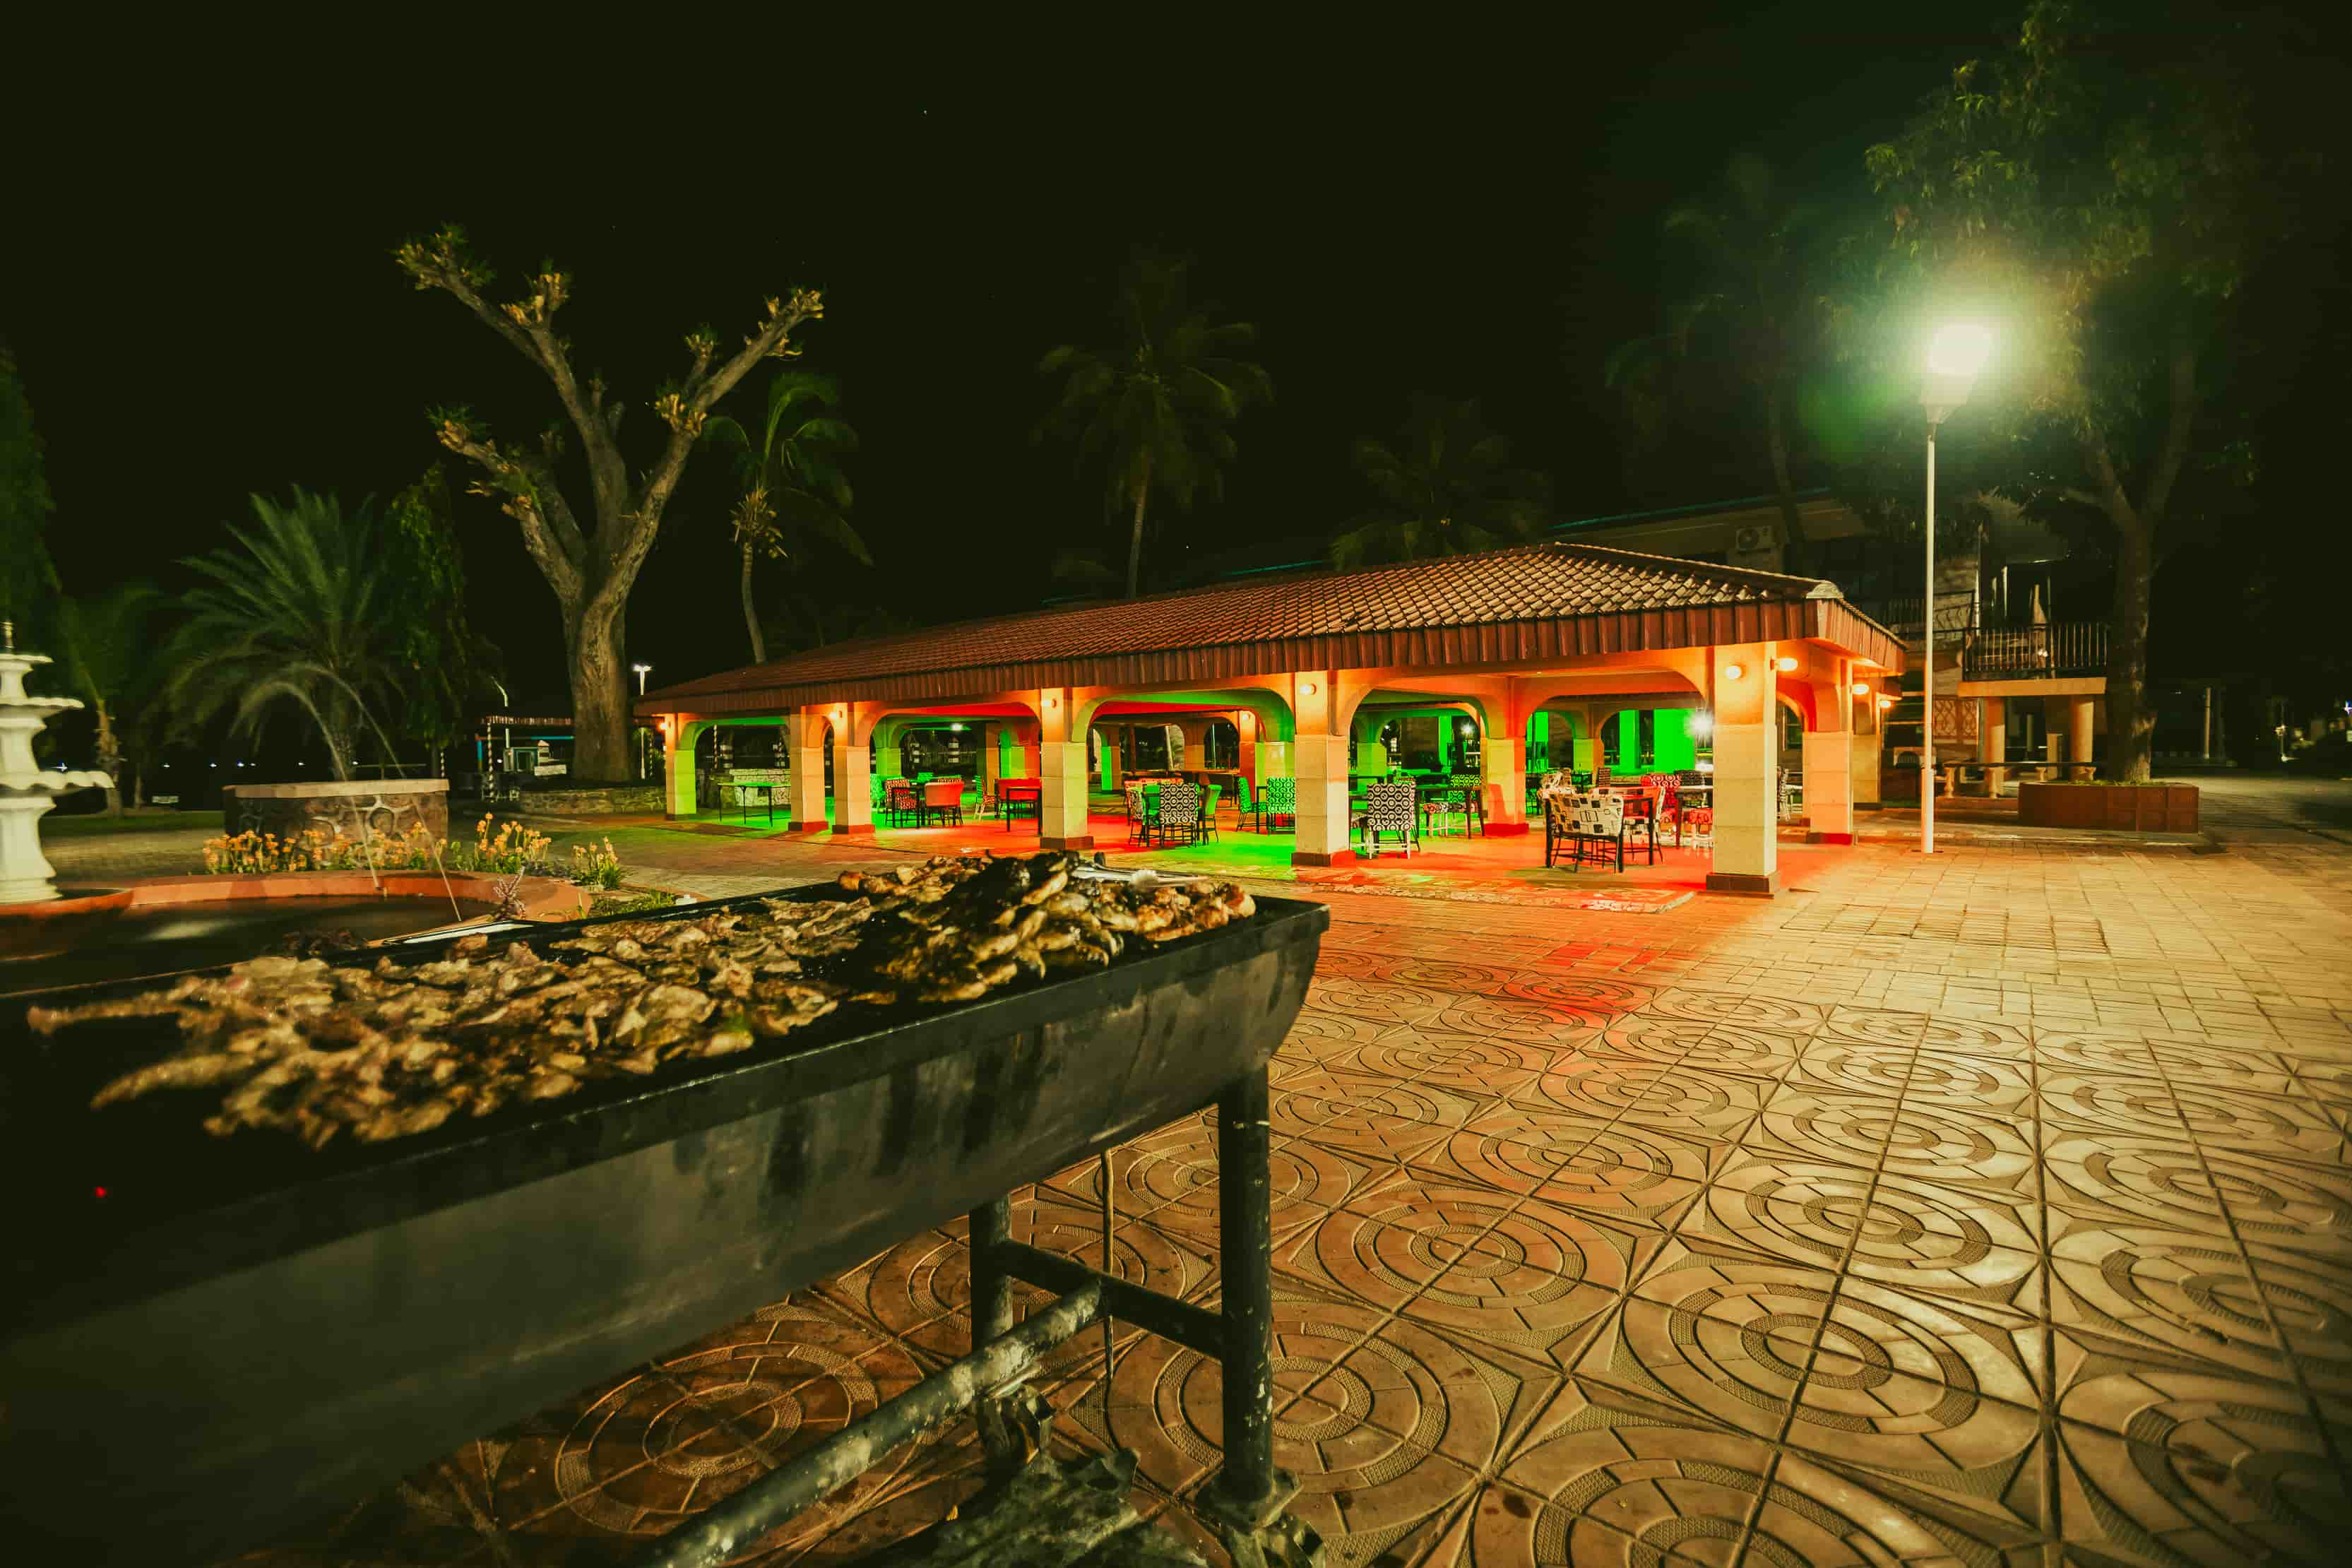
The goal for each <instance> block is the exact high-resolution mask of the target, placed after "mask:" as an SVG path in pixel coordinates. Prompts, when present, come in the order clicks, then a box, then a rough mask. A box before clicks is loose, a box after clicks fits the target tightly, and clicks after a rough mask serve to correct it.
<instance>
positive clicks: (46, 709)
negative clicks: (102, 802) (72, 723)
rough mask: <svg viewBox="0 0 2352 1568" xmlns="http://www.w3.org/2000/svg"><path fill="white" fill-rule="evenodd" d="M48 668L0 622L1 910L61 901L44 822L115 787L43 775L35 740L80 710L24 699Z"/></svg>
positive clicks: (11, 626)
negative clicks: (69, 801) (37, 673)
mask: <svg viewBox="0 0 2352 1568" xmlns="http://www.w3.org/2000/svg"><path fill="white" fill-rule="evenodd" d="M49 662H50V660H49V659H48V658H46V657H45V656H43V655H41V654H37V653H18V652H17V651H16V623H14V622H13V621H0V904H33V903H45V902H47V901H48V900H52V899H55V898H57V897H58V884H57V870H56V868H53V867H52V866H51V865H50V864H49V863H48V861H47V859H45V858H42V855H41V829H40V823H41V817H42V816H44V815H45V814H46V813H47V811H48V810H49V808H50V807H51V806H53V805H57V797H58V795H64V794H67V793H68V792H69V791H72V790H78V789H90V788H98V789H110V788H112V787H113V784H114V781H113V780H112V779H110V778H109V777H107V776H106V775H105V774H104V773H57V772H47V773H45V772H43V771H42V770H41V769H40V768H39V767H37V766H36V765H35V763H34V762H33V737H34V736H36V735H37V734H39V733H40V732H41V730H42V727H43V726H44V725H46V724H47V723H48V721H49V720H50V719H51V718H52V717H54V716H55V715H57V714H59V713H62V712H64V711H66V710H68V709H69V708H79V707H80V706H81V704H80V703H79V701H77V700H74V699H73V698H70V697H30V696H27V695H26V692H25V677H26V675H28V674H30V673H31V672H32V670H33V668H34V667H35V666H36V665H43V664H47V663H49Z"/></svg>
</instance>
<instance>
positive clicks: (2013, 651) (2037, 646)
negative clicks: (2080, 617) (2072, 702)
mask: <svg viewBox="0 0 2352 1568" xmlns="http://www.w3.org/2000/svg"><path fill="white" fill-rule="evenodd" d="M2106 672H2107V624H2106V623H2105V621H2052V622H2045V623H2042V624H2041V625H2037V626H1969V627H1968V628H1966V629H1965V630H1964V631H1962V633H1961V634H1960V678H1961V679H1963V680H2032V679H2036V678H2037V677H2061V676H2083V675H2105V673H2106Z"/></svg>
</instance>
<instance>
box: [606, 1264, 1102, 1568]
mask: <svg viewBox="0 0 2352 1568" xmlns="http://www.w3.org/2000/svg"><path fill="white" fill-rule="evenodd" d="M1102 1308H1103V1293H1102V1289H1101V1288H1100V1287H1099V1286H1097V1285H1096V1284H1094V1283H1092V1282H1091V1281H1090V1282H1088V1283H1087V1284H1085V1285H1081V1286H1080V1287H1079V1288H1078V1289H1076V1290H1074V1291H1072V1292H1070V1293H1069V1294H1068V1295H1066V1296H1064V1297H1062V1298H1061V1299H1060V1300H1056V1301H1055V1303H1054V1304H1053V1305H1052V1306H1050V1307H1047V1308H1046V1309H1045V1310H1044V1311H1042V1312H1038V1313H1036V1314H1034V1316H1032V1317H1031V1318H1030V1319H1029V1321H1026V1322H1024V1323H1023V1324H1022V1325H1021V1326H1020V1327H1019V1328H1017V1329H1014V1330H1013V1331H1012V1332H1010V1333H1007V1334H1002V1335H999V1336H998V1337H996V1338H995V1339H992V1340H991V1341H989V1342H987V1343H985V1344H983V1345H982V1346H981V1347H980V1348H979V1349H977V1350H975V1351H973V1352H971V1354H970V1355H968V1356H965V1357H963V1358H961V1360H958V1361H955V1362H952V1363H949V1364H948V1365H947V1366H945V1367H943V1368H941V1369H940V1371H938V1372H935V1373H932V1374H931V1375H930V1376H929V1377H927V1378H925V1379H923V1381H922V1382H920V1383H919V1384H915V1386H914V1387H912V1388H910V1389H908V1391H907V1392H906V1393H904V1394H900V1395H899V1396H898V1398H896V1399H893V1400H891V1401H890V1402H889V1403H888V1404H887V1405H881V1406H880V1407H878V1408H877V1409H876V1410H874V1411H872V1412H871V1413H869V1414H868V1415H866V1416H865V1417H864V1418H863V1419H861V1420H859V1421H857V1422H856V1423H854V1424H853V1425H851V1426H846V1427H844V1428H843V1429H842V1430H841V1431H839V1432H836V1433H835V1434H834V1435H833V1436H830V1437H828V1438H826V1439H825V1440H824V1442H822V1443H819V1444H818V1445H817V1446H816V1447H814V1448H811V1449H810V1450H809V1451H808V1452H807V1453H805V1454H803V1455H802V1456H801V1457H800V1458H797V1459H794V1460H793V1461H792V1462H791V1463H790V1464H788V1465H785V1466H784V1467H783V1468H781V1469H779V1470H776V1471H775V1472H774V1473H773V1474H771V1475H767V1476H763V1477H761V1479H759V1480H756V1481H754V1482H752V1483H751V1485H750V1486H748V1487H746V1488H744V1489H742V1490H741V1491H740V1492H737V1493H736V1494H735V1495H734V1496H733V1497H731V1498H729V1499H728V1500H726V1501H724V1502H721V1503H719V1505H718V1506H716V1507H715V1508H713V1509H711V1510H709V1512H708V1513H705V1514H703V1515H702V1516H701V1517H700V1518H698V1519H697V1520H695V1521H694V1522H692V1523H691V1524H686V1525H681V1526H679V1527H678V1528H677V1530H674V1531H671V1532H670V1533H669V1534H667V1535H666V1536H664V1537H663V1538H662V1539H661V1542H660V1543H659V1544H657V1545H656V1546H655V1548H654V1549H653V1550H652V1551H650V1552H647V1553H646V1555H644V1556H643V1557H640V1558H638V1559H637V1568H704V1565H706V1564H709V1563H723V1562H725V1561H726V1560H727V1559H728V1558H730V1557H731V1556H733V1555H735V1554H736V1553H737V1552H740V1551H742V1550H743V1549H744V1548H745V1547H746V1546H749V1545H750V1544H751V1542H754V1541H757V1540H758V1539H759V1538H760V1537H761V1536H762V1535H765V1534H767V1533H768V1532H769V1531H772V1530H774V1529H775V1528H776V1527H777V1526H779V1525H781V1524H783V1523H786V1522H787V1521H790V1520H791V1519H792V1518H793V1515H795V1514H797V1513H799V1512H800V1511H801V1510H803V1509H804V1508H807V1507H808V1506H809V1505H810V1504H811V1503H814V1502H816V1501H817V1500H820V1499H822V1498H824V1496H825V1495H826V1494H828V1493H830V1492H832V1491H833V1490H834V1489H836V1488H838V1487H842V1486H845V1485H846V1484H847V1483H849V1482H850V1481H853V1480H855V1479H857V1477H858V1476H860V1475H862V1474H864V1473H865V1472H866V1469H867V1468H870V1467H871V1466H872V1465H873V1464H874V1463H875V1462H876V1461H877V1460H878V1459H880V1458H882V1457H883V1456H884V1455H885V1454H887V1453H889V1452H890V1451H891V1450H892V1449H894V1448H897V1447H899V1446H900V1445H902V1444H906V1443H910V1442H912V1441H914V1440H915V1439H916V1438H917V1437H919V1436H922V1435H923V1434H924V1433H926V1432H928V1431H929V1430H931V1428H933V1427H935V1426H940V1425H941V1424H943V1423H945V1422H947V1421H950V1420H952V1419H953V1418H954V1417H956V1416H958V1415H961V1414H963V1412H965V1411H966V1410H969V1409H971V1407H972V1405H975V1404H977V1403H978V1402H979V1401H981V1400H982V1399H983V1398H985V1397H986V1396H988V1395H989V1394H992V1393H994V1392H995V1391H997V1390H998V1389H1001V1388H1003V1386H1004V1385H1005V1384H1008V1383H1010V1382H1012V1381H1013V1379H1015V1378H1018V1377H1021V1376H1024V1375H1025V1374H1026V1373H1029V1372H1030V1371H1031V1370H1033V1369H1034V1367H1035V1366H1036V1364H1037V1362H1038V1358H1040V1357H1041V1356H1043V1355H1044V1354H1045V1352H1047V1351H1050V1350H1052V1349H1053V1348H1054V1347H1055V1346H1056V1345H1059V1344H1062V1343H1064V1342H1066V1341H1068V1340H1070V1339H1073V1338H1075V1337H1076V1335H1077V1334H1078V1333H1079V1331H1082V1330H1083V1329H1085V1328H1086V1326H1087V1324H1089V1323H1091V1322H1093V1321H1095V1320H1096V1319H1097V1317H1099V1316H1101V1314H1102Z"/></svg>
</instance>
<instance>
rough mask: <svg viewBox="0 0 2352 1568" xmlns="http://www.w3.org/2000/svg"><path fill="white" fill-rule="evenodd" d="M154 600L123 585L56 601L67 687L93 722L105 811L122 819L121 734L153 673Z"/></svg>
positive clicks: (145, 587)
mask: <svg viewBox="0 0 2352 1568" xmlns="http://www.w3.org/2000/svg"><path fill="white" fill-rule="evenodd" d="M156 600H157V595H156V592H155V589H154V587H153V585H152V584H146V583H122V584H117V585H116V586H114V587H112V588H110V589H108V590H107V591H106V592H105V593H103V594H100V595H93V596H89V597H84V598H79V599H60V600H59V601H58V606H57V616H58V636H59V638H60V641H61V643H62V645H63V646H62V652H63V654H64V658H63V659H62V660H61V665H62V668H63V670H64V673H65V678H66V681H67V684H68V685H69V686H70V687H71V688H72V689H74V690H75V691H77V692H79V694H80V695H81V697H82V698H83V700H86V701H87V702H89V707H90V712H91V713H92V715H93V716H95V717H96V718H97V720H98V765H99V767H100V769H101V770H102V771H103V772H104V773H106V774H107V775H108V776H109V777H110V778H111V779H113V780H114V783H113V784H110V785H108V786H107V791H106V809H107V812H108V814H109V815H110V816H121V815H122V774H123V746H122V742H123V731H125V729H127V728H129V727H131V724H132V723H133V722H135V716H134V713H133V710H134V708H135V707H136V705H137V704H138V703H139V701H140V700H141V698H142V696H143V695H144V692H143V688H144V686H145V684H146V677H147V674H148V672H149V670H150V669H152V668H153V661H152V654H153V649H152V647H150V640H149V634H150V627H151V623H152V620H153V618H154V614H155V606H156Z"/></svg>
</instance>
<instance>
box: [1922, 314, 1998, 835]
mask: <svg viewBox="0 0 2352 1568" xmlns="http://www.w3.org/2000/svg"><path fill="white" fill-rule="evenodd" d="M1991 352H1992V334H1991V333H1990V332H1989V331H1986V330H1985V329H1984V328H1983V327H1980V326H1977V325H1974V324H1971V323H1967V322H1954V323H1953V324H1951V325H1949V326H1947V327H1944V328H1942V329H1941V330H1940V331H1937V333H1936V339H1935V342H1933V343H1931V344H1930V345H1929V346H1928V349H1927V381H1926V384H1924V385H1922V386H1921V387H1920V389H1919V405H1920V406H1921V407H1922V408H1924V409H1926V410H1927V582H1926V587H1927V596H1926V597H1925V598H1924V599H1922V600H1921V601H1920V607H1919V647H1920V655H1921V657H1920V663H1921V664H1922V665H1923V666H1924V667H1925V668H1924V672H1923V674H1922V677H1921V679H1920V683H1919V721H1920V722H1919V853H1920V854H1922V855H1933V854H1934V853H1935V852H1936V431H1937V429H1938V428H1939V427H1940V426H1942V425H1943V423H1944V421H1945V420H1946V419H1947V418H1948V417H1950V416H1951V413H1952V410H1954V409H1955V408H1958V406H1959V405H1962V404H1963V403H1966V402H1967V401H1968V400H1969V390H1970V388H1971V387H1972V386H1973V385H1974V384H1975V383H1976V378H1977V373H1978V372H1979V371H1980V370H1982V369H1983V368H1984V363H1985V360H1986V358H1987V356H1989V355H1990V353H1991ZM1956 689H1957V688H1956Z"/></svg>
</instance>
